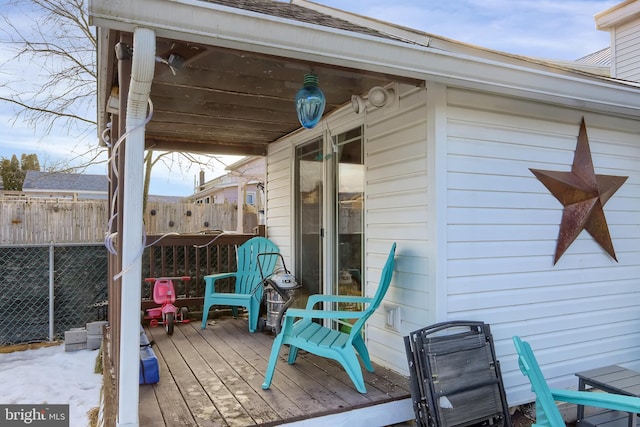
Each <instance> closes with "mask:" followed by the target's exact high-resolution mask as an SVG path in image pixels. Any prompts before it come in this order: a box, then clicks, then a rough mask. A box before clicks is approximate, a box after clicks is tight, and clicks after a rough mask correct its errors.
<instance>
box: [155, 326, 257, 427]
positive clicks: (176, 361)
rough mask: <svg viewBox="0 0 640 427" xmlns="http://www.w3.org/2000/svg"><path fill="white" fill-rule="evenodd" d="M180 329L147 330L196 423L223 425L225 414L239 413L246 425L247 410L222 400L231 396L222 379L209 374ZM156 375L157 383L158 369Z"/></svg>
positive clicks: (201, 424) (230, 398)
mask: <svg viewBox="0 0 640 427" xmlns="http://www.w3.org/2000/svg"><path fill="white" fill-rule="evenodd" d="M184 325H185V326H186V324H184ZM181 329H182V328H178V327H176V328H175V330H174V333H173V335H172V336H169V335H167V334H166V333H165V332H164V329H163V328H152V329H151V330H150V334H151V335H152V337H153V340H154V341H155V343H156V347H157V349H158V352H159V353H161V354H162V357H163V358H164V359H165V362H166V363H167V366H168V370H169V371H170V372H171V377H172V378H173V380H174V382H175V383H176V386H177V388H178V392H179V394H180V395H181V396H182V398H183V400H184V402H185V403H186V405H187V406H188V408H189V411H190V412H191V416H192V417H193V418H194V420H195V422H196V423H197V425H198V426H201V427H211V426H221V425H227V423H226V422H225V421H224V420H225V419H226V418H227V417H231V416H238V417H242V415H244V417H245V419H244V420H243V424H244V425H246V423H247V422H250V420H251V418H250V417H249V414H247V413H244V414H238V408H236V407H234V406H235V405H224V404H223V403H224V402H229V401H230V400H233V398H232V396H231V394H230V393H229V392H227V393H225V391H226V388H225V386H224V383H223V382H222V381H220V380H219V379H218V378H217V377H216V376H215V375H214V374H212V372H211V370H210V369H209V367H208V366H207V365H206V363H205V362H204V361H202V360H201V359H200V358H199V356H198V355H197V353H196V352H195V350H194V349H193V347H192V346H190V345H187V344H188V341H187V340H186V339H185V338H184V335H183V333H182V331H181ZM160 378H161V380H160V382H159V383H158V384H161V383H162V373H161V377H160ZM210 390H216V394H215V396H211V395H210ZM214 401H215V404H214ZM239 425H241V424H239Z"/></svg>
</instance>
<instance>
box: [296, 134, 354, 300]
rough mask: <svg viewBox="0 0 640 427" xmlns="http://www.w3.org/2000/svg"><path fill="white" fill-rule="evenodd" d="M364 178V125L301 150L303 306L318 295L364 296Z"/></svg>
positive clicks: (299, 221)
mask: <svg viewBox="0 0 640 427" xmlns="http://www.w3.org/2000/svg"><path fill="white" fill-rule="evenodd" d="M364 176H365V169H364V155H363V139H362V129H361V128H360V127H357V128H355V129H352V130H349V131H346V132H344V133H340V134H338V135H337V136H330V137H328V138H327V139H322V138H318V139H315V140H313V141H310V142H308V143H305V144H303V145H300V146H298V147H297V148H296V151H295V212H296V221H295V230H296V273H297V276H298V278H299V280H300V281H301V284H302V294H303V295H301V298H299V301H301V302H302V303H304V302H306V295H308V294H312V293H326V294H333V295H362V292H363V286H362V281H363V266H364V265H363V249H364V210H363V202H364ZM325 201H326V203H325ZM325 278H327V279H328V280H325ZM335 308H338V307H335ZM339 308H340V309H341V310H349V309H356V308H357V307H356V306H353V305H345V306H342V307H339Z"/></svg>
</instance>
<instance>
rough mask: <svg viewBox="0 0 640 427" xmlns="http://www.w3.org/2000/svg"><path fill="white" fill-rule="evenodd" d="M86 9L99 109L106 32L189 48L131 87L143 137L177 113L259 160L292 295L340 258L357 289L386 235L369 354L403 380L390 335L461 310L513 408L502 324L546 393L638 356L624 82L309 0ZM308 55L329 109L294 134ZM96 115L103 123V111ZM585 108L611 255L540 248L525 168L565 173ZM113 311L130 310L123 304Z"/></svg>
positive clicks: (539, 224)
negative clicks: (383, 286)
mask: <svg viewBox="0 0 640 427" xmlns="http://www.w3.org/2000/svg"><path fill="white" fill-rule="evenodd" d="M625 4H628V5H631V4H633V5H634V6H637V5H638V4H640V2H638V1H634V2H625ZM89 11H90V14H91V16H92V22H93V23H94V24H95V25H97V26H98V27H99V34H101V35H102V36H103V37H102V38H99V40H101V44H99V46H98V52H99V55H100V58H101V60H102V61H103V66H104V67H105V68H104V70H106V71H104V72H102V73H101V74H100V76H99V81H100V83H99V84H100V86H99V87H100V88H101V89H100V92H99V101H100V105H106V101H107V98H108V96H109V93H111V89H112V86H113V85H116V82H117V78H116V77H117V75H116V73H115V71H114V70H115V65H114V64H115V62H116V61H115V60H114V58H113V54H112V52H113V51H114V49H113V44H115V42H116V41H117V40H122V39H127V38H128V39H129V40H130V39H131V36H132V33H134V32H135V36H136V37H138V39H137V40H139V41H138V43H140V44H141V45H144V46H149V45H151V46H156V49H157V51H156V52H155V54H160V55H167V54H170V53H172V52H171V50H170V49H169V48H167V46H177V47H176V48H175V52H176V53H175V54H178V51H179V48H178V47H179V46H182V45H185V46H188V47H189V49H191V50H190V52H193V53H189V51H188V50H187V49H184V50H182V51H180V54H182V55H187V54H189V55H190V56H189V59H190V62H189V64H190V67H193V68H192V69H190V68H189V67H187V69H185V70H182V71H183V72H182V74H181V71H180V70H178V72H177V73H176V76H175V77H174V76H172V73H170V72H167V70H165V69H163V68H161V67H160V65H157V64H156V73H155V75H154V76H153V81H154V85H153V87H150V88H149V89H148V92H146V93H147V94H150V96H151V98H152V99H153V97H154V90H160V89H158V88H160V87H161V89H162V91H161V92H160V93H159V94H158V96H162V97H163V100H164V101H165V104H164V105H163V116H162V119H161V120H157V121H156V122H154V120H151V121H150V122H149V123H148V124H147V127H146V129H145V134H144V135H143V137H144V138H145V139H146V143H147V144H149V145H151V144H154V146H156V147H158V149H162V141H164V140H167V141H169V139H170V138H169V137H170V136H171V135H167V134H166V132H169V131H168V130H167V129H168V128H171V129H170V131H171V132H174V133H176V134H178V132H177V130H176V128H177V127H179V126H181V123H182V117H183V115H184V114H185V111H192V114H193V115H194V116H196V115H197V119H198V120H202V124H201V129H202V130H201V131H200V132H197V133H196V129H195V128H196V126H194V125H193V123H189V124H188V127H185V129H184V132H183V133H182V134H181V137H182V138H185V139H186V140H188V142H190V143H191V144H192V145H198V144H199V145H198V146H199V147H200V149H202V150H209V151H211V152H216V151H217V150H220V152H223V153H225V154H229V153H230V152H231V151H234V150H235V151H234V153H235V154H237V153H241V154H247V155H256V154H258V155H259V154H261V153H263V154H265V155H266V161H267V166H266V177H267V179H266V184H265V185H266V201H265V202H266V225H267V227H266V228H267V236H268V237H270V238H271V239H272V240H273V241H274V242H275V243H276V244H277V245H278V246H279V247H280V249H281V252H282V254H283V255H284V256H285V259H286V264H287V266H291V268H292V269H293V272H294V273H295V275H296V276H297V277H298V278H300V279H301V283H302V285H303V287H304V288H303V289H304V291H306V292H308V293H310V292H323V293H336V292H338V293H339V292H342V288H341V287H340V286H334V285H335V284H336V283H338V284H339V283H340V282H342V281H343V277H345V272H346V273H347V276H346V277H347V278H348V276H351V279H352V280H356V277H357V281H358V282H359V283H361V286H362V287H361V288H360V292H362V293H363V294H365V295H372V294H373V293H374V292H375V289H376V286H377V283H378V279H379V276H380V270H381V268H382V265H383V263H384V260H385V258H386V254H387V253H388V250H389V248H390V246H391V244H392V242H394V241H395V242H397V244H398V250H397V261H396V268H395V271H394V276H393V280H392V283H391V288H390V290H389V292H388V294H387V295H386V298H385V301H384V303H383V306H382V307H381V308H380V310H379V311H378V312H377V313H376V314H375V315H374V316H373V317H372V318H371V319H370V320H369V322H368V323H367V328H366V341H367V345H368V348H369V350H370V353H371V358H372V360H374V361H376V362H377V363H380V364H382V365H384V366H387V367H389V368H391V369H393V370H395V371H398V372H401V373H404V374H408V368H407V359H406V355H405V353H404V345H403V336H406V335H407V334H408V333H409V332H410V331H413V330H416V329H419V328H422V327H424V326H427V325H429V324H433V323H436V322H441V321H445V320H454V319H465V320H480V321H484V322H487V323H489V324H491V326H492V331H493V335H494V341H495V344H496V350H497V353H498V358H499V359H500V361H501V364H502V374H503V379H504V383H505V386H506V389H507V396H508V400H509V403H510V404H511V405H518V404H522V403H525V402H531V401H533V399H534V396H533V395H532V393H531V391H530V386H529V384H528V380H527V379H526V378H525V377H523V375H522V374H521V373H520V371H519V369H518V366H517V362H516V357H515V350H514V348H513V345H512V343H511V337H512V336H513V335H520V336H522V337H524V338H526V339H527V340H529V341H530V342H531V344H532V345H533V347H534V348H535V349H536V351H537V354H538V355H539V359H540V363H541V365H542V369H543V371H544V372H545V375H546V376H547V379H548V382H549V383H550V384H551V385H552V386H555V387H575V385H576V379H575V376H574V373H575V372H577V371H580V370H584V369H587V368H595V367H598V366H601V365H605V364H607V365H608V364H616V363H617V364H622V365H624V366H627V367H634V368H636V369H640V340H639V339H638V337H639V336H640V310H638V307H637V299H638V289H640V288H639V287H640V256H639V254H640V233H639V230H640V223H639V221H640V220H639V218H640V139H639V138H638V135H640V120H639V119H640V89H638V88H637V87H636V85H633V84H629V83H628V82H626V81H621V80H618V79H615V78H610V77H608V76H603V75H602V74H601V73H600V72H598V73H589V72H585V69H589V67H588V66H586V67H584V66H583V65H578V64H577V63H576V64H571V63H568V64H567V63H563V64H562V65H558V64H557V63H554V62H552V61H548V62H547V61H540V60H535V59H531V58H523V57H520V56H515V55H509V54H505V53H500V52H495V51H490V50H487V49H483V48H479V47H474V46H469V45H466V44H464V43H458V42H455V41H452V40H447V39H444V38H441V37H438V36H434V35H431V34H427V33H423V32H420V31H417V30H412V29H409V28H404V27H400V26H397V25H392V24H388V23H385V22H381V21H377V20H373V19H369V18H367V17H363V16H358V15H354V14H350V13H347V12H343V11H340V10H337V9H332V8H328V7H324V6H321V5H318V4H315V3H312V2H309V1H305V0H292V3H284V2H269V1H259V0H253V1H251V0H247V1H243V2H234V1H231V0H210V1H206V2H205V1H189V2H186V1H185V2H182V1H172V2H166V1H160V0H139V1H138V2H136V3H135V7H134V6H128V4H125V3H117V4H115V3H113V2H111V1H108V0H92V1H90V6H89ZM161 17H171V19H170V20H167V19H163V18H161ZM452 19H455V17H452ZM627 25H629V24H627ZM142 27H145V28H148V29H151V30H153V32H149V31H145V30H141V28H142ZM303 34H304V37H302V36H301V35H303ZM104 40H106V42H103V41H104ZM110 43H111V44H110ZM143 43H144V44H143ZM638 46H640V44H638ZM198 52H202V53H204V52H207V54H202V55H200V54H198ZM211 52H215V53H216V54H215V55H213V54H210V53H211ZM618 52H619V50H618ZM136 54H138V55H140V56H139V57H138V58H139V59H138V60H140V61H144V59H143V58H145V56H144V54H145V52H144V50H143V49H135V48H134V49H133V55H134V62H135V61H136ZM149 57H150V59H148V60H149V61H152V60H153V55H149ZM636 57H637V56H636ZM614 63H616V64H618V63H619V60H618V59H614ZM107 64H108V65H107ZM574 67H575V68H574ZM311 68H313V70H314V72H315V73H316V74H317V75H319V76H320V82H321V83H320V86H321V88H322V89H323V90H324V91H325V93H326V95H327V109H326V110H325V115H324V117H323V120H322V121H321V122H320V124H319V125H318V126H316V127H315V128H313V129H301V128H300V126H299V125H298V124H297V122H296V121H295V116H293V115H292V114H291V110H292V108H293V98H294V96H295V92H296V90H297V87H299V86H300V83H299V81H300V80H301V78H302V75H303V74H304V73H306V72H308V71H309V69H311ZM597 68H598V69H600V70H601V69H602V67H601V66H597ZM619 68H620V66H617V69H618V70H619ZM207 70H208V71H210V75H209V74H207V72H206V71H207ZM227 75H229V76H231V75H232V76H233V79H231V78H226V77H224V78H223V77H220V76H227ZM613 75H617V74H615V73H614V74H613ZM189 78H193V79H197V81H189ZM171 79H175V80H179V81H180V82H181V83H182V84H183V85H184V84H185V82H189V83H190V86H189V87H190V90H192V91H193V93H189V96H186V95H185V93H184V89H183V86H182V85H175V86H176V88H177V89H176V92H175V93H173V94H171V93H169V87H170V86H171V84H169V83H170V81H171ZM296 79H298V82H296ZM135 82H136V78H135V76H134V77H132V83H135ZM156 82H167V84H166V85H161V84H158V85H156V84H155V83H156ZM216 85H220V86H216ZM205 86H206V87H205ZM203 87H204V88H203ZM198 88H200V89H202V90H199V91H198V92H197V93H196V90H198ZM121 93H122V91H121ZM132 93H134V94H135V93H137V92H135V91H132ZM353 95H355V97H352V96H353ZM145 96H146V95H145ZM208 96H210V98H208V103H207V101H205V100H203V98H206V97H208ZM188 99H192V100H194V101H193V102H192V103H191V104H189V103H188V102H187V100H188ZM172 100H175V103H174V104H173V107H172V106H171V101H172ZM196 100H197V101H196ZM205 105H206V108H203V106H205ZM172 108H173V110H175V112H176V116H175V117H173V116H171V115H170V111H172ZM216 108H219V109H218V110H217V109H216ZM145 112H146V110H145ZM196 112H197V114H196ZM122 114H123V115H124V114H132V115H135V114H138V115H140V116H142V118H144V115H143V113H140V112H122ZM99 116H100V120H99V129H98V131H99V132H101V131H102V130H104V129H105V128H106V123H107V121H108V117H109V116H108V115H107V113H106V110H105V111H99ZM221 117H223V118H224V119H221ZM583 118H584V120H585V123H586V133H587V134H588V140H589V144H590V154H591V156H592V158H593V166H594V169H595V173H596V174H598V175H610V176H615V177H628V178H627V179H626V181H625V182H624V184H622V186H621V187H620V188H619V189H618V190H617V191H616V192H613V193H607V194H602V195H600V194H598V197H595V196H593V197H594V200H595V199H597V200H595V201H594V203H600V204H602V203H604V202H607V203H606V206H605V209H604V214H605V217H606V220H607V222H608V231H607V232H608V233H609V234H610V237H611V241H612V245H613V247H614V248H615V254H616V256H617V261H616V259H614V257H612V256H610V255H609V254H608V253H607V251H605V250H603V248H602V246H601V244H599V243H598V241H597V240H596V239H595V238H593V237H592V236H591V235H589V234H588V233H586V232H584V231H583V232H581V233H580V234H579V236H578V237H577V239H576V240H575V241H574V242H572V243H571V244H570V245H569V246H568V249H567V250H566V252H564V253H563V254H562V256H561V257H560V258H559V259H554V253H555V251H556V246H557V244H558V240H559V231H560V227H561V225H560V224H561V222H562V218H563V206H562V204H561V203H560V202H559V201H558V200H557V199H556V198H555V197H554V196H553V195H552V194H551V192H550V190H548V189H547V188H546V187H545V185H543V183H542V182H541V181H540V180H538V179H537V178H536V176H535V175H534V174H533V173H532V171H531V169H536V170H543V171H554V172H570V171H572V169H573V165H574V156H575V153H576V146H577V139H578V135H579V132H580V125H581V121H582V119H583ZM169 120H172V121H173V122H172V123H173V126H171V127H169V126H166V122H167V121H169ZM193 120H196V119H195V118H194V119H193ZM185 135H186V136H185ZM189 138H190V139H189ZM169 144H170V142H167V146H169ZM185 144H186V143H185ZM220 152H219V153H220ZM137 166H138V165H133V167H134V168H135V167H137ZM593 181H596V179H595V178H594V179H593ZM125 206H126V201H125ZM125 210H126V207H125ZM601 212H602V211H601ZM586 222H587V224H586V226H592V225H593V224H591V223H590V222H589V221H586ZM125 234H126V233H125ZM556 261H557V262H556ZM126 280H128V279H126V276H124V277H123V288H126V286H124V282H125V281H126ZM138 280H139V278H138ZM123 301H125V302H124V303H123V304H126V302H127V301H128V300H127V299H126V298H123ZM123 310H125V311H126V312H129V311H131V313H132V314H133V313H134V312H135V310H136V307H135V301H133V303H132V305H131V306H130V307H127V306H123ZM392 310H393V312H394V313H396V314H397V313H399V315H397V316H391V317H390V316H388V315H386V314H388V313H385V311H389V312H390V311H392ZM395 310H397V311H395ZM124 330H125V329H124V328H123V329H122V331H123V333H124ZM132 335H133V334H132ZM135 338H136V337H134V336H132V337H131V339H130V340H129V341H130V342H131V343H132V346H133V344H135ZM129 341H126V338H124V339H123V342H126V343H129ZM125 346H126V345H125ZM134 362H136V361H134V360H127V361H126V362H123V363H130V364H131V366H132V367H131V369H134V368H135V366H133V363H134ZM136 363H137V362H136ZM134 385H135V386H137V384H133V383H132V384H131V386H134ZM132 410H134V411H135V408H134V409H132ZM409 417H412V414H409Z"/></svg>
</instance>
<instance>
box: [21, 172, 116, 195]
mask: <svg viewBox="0 0 640 427" xmlns="http://www.w3.org/2000/svg"><path fill="white" fill-rule="evenodd" d="M108 188H109V181H108V180H107V176H106V175H88V174H77V173H63V172H39V171H27V174H26V175H25V177H24V182H23V184H22V191H23V192H24V193H27V194H37V195H38V196H43V197H62V198H71V199H99V200H106V199H107V190H108Z"/></svg>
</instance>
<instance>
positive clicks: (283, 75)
mask: <svg viewBox="0 0 640 427" xmlns="http://www.w3.org/2000/svg"><path fill="white" fill-rule="evenodd" d="M112 36H113V37H112V38H113V39H115V37H116V36H117V35H116V33H115V32H114V33H113V34H112ZM111 52H113V50H111ZM171 55H174V56H177V57H179V58H182V59H183V60H184V64H183V66H182V67H181V68H179V69H175V73H174V71H173V70H172V69H171V68H170V67H169V65H167V64H166V63H164V62H160V61H157V62H156V67H155V75H154V79H153V84H152V87H151V95H150V97H151V100H152V102H153V111H154V112H153V117H152V119H151V121H150V122H149V123H148V125H147V127H146V148H153V149H155V150H168V151H187V152H207V153H214V154H237V155H265V154H266V149H267V145H268V144H269V143H271V142H273V141H276V140H277V139H279V138H281V137H283V136H284V135H287V134H289V133H291V132H293V131H295V130H296V129H298V128H300V124H299V123H298V119H297V116H296V112H295V108H294V102H293V99H294V97H295V93H296V92H297V90H298V89H299V88H300V87H301V86H302V79H303V76H304V74H306V73H308V72H309V71H311V70H313V72H314V73H315V74H317V75H318V76H319V78H320V87H321V88H322V90H323V92H324V93H325V95H326V98H327V106H326V109H325V115H326V114H328V113H330V112H331V111H332V110H334V109H336V108H338V107H340V106H342V105H344V104H345V103H350V101H351V96H352V95H353V94H363V93H366V92H367V91H368V90H369V89H370V88H371V87H373V86H384V85H386V84H388V83H390V82H391V81H398V80H399V79H398V78H397V77H393V78H392V77H390V76H387V75H384V74H380V73H375V72H367V71H361V70H355V69H347V68H341V67H335V66H331V65H324V64H313V63H309V62H308V61H304V62H302V61H297V60H295V59H285V58H281V57H276V56H268V55H263V54H256V53H252V52H246V51H239V50H233V49H226V48H221V47H214V46H207V45H203V44H197V43H193V42H186V41H181V40H173V39H166V38H158V39H157V43H156V56H157V57H158V58H162V59H164V60H166V59H168V58H169V57H170V56H171ZM109 62H110V65H109V68H110V69H111V70H112V72H111V73H109V74H111V76H112V79H111V88H115V87H117V84H118V83H117V82H118V78H119V77H118V75H117V71H116V70H117V60H116V58H115V55H112V56H111V58H109ZM400 80H405V81H406V80H407V79H400ZM412 83H415V84H418V82H417V81H413V82H412ZM105 89H107V90H110V89H108V87H105Z"/></svg>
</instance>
